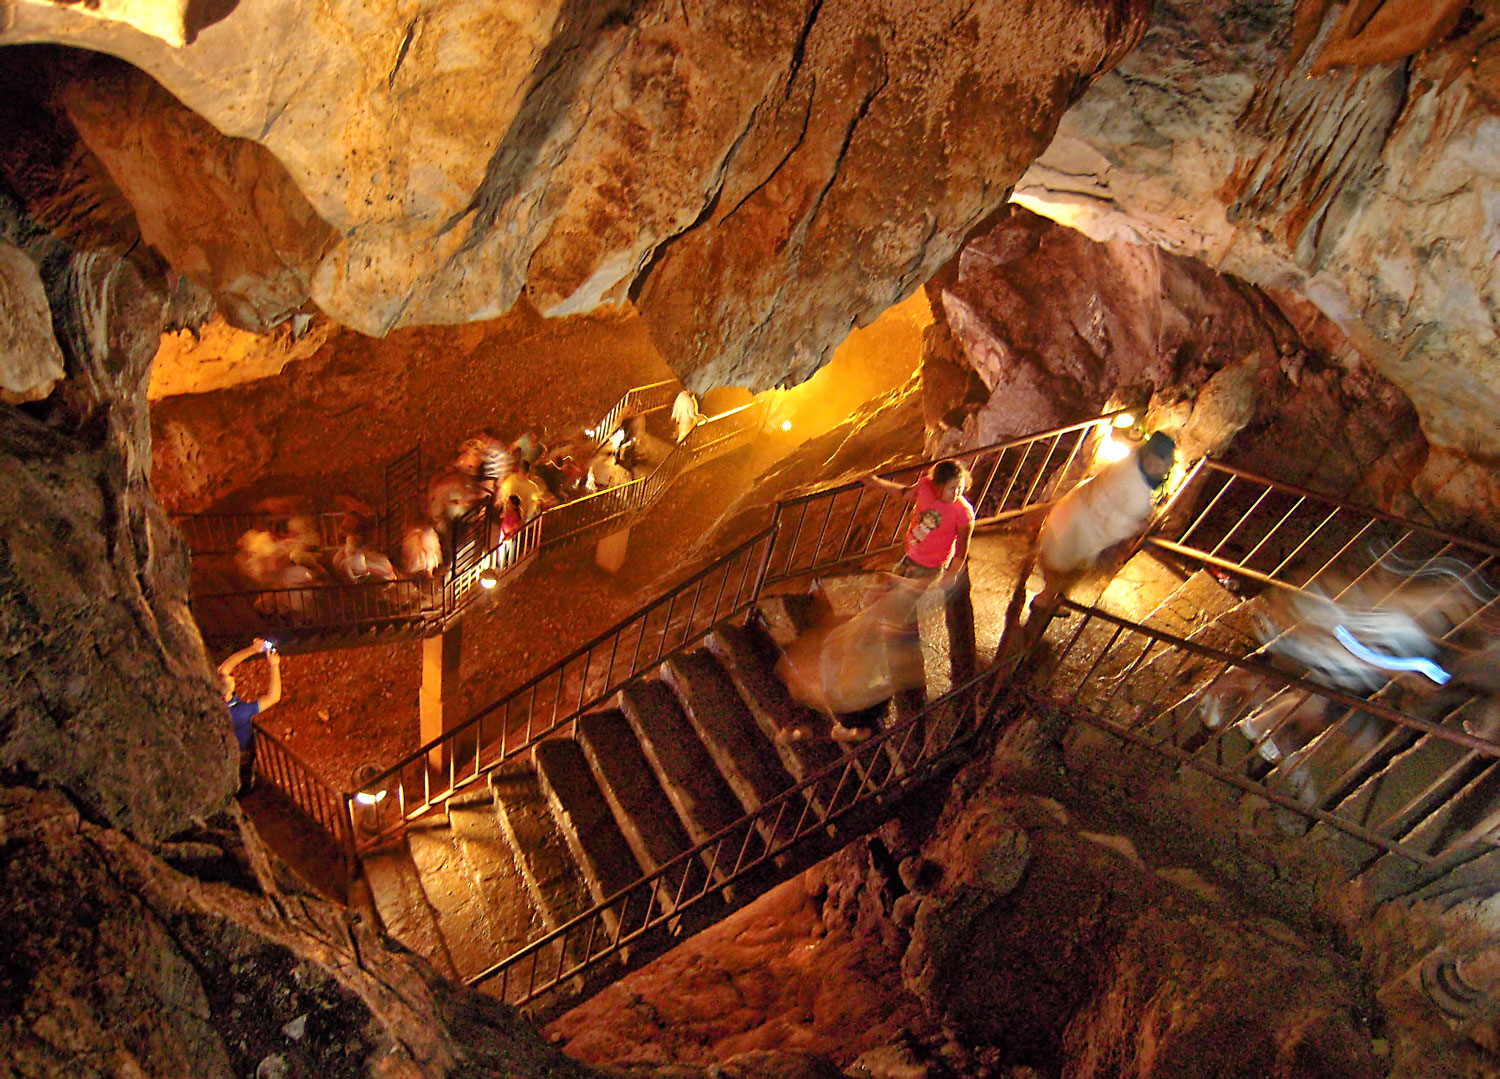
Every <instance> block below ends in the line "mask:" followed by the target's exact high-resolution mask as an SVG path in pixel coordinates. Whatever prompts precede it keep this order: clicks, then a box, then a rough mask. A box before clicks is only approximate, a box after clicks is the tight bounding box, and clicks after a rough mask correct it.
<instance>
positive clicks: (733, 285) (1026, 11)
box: [0, 0, 1148, 389]
mask: <svg viewBox="0 0 1500 1079" xmlns="http://www.w3.org/2000/svg"><path fill="white" fill-rule="evenodd" d="M1147 8H1148V5H1147V4H1146V3H1145V2H1144V0H1040V2H1038V3H1035V4H1029V5H1025V6H1021V7H1018V6H1015V5H993V4H992V5H978V6H976V5H972V4H969V3H966V2H963V0H942V2H941V3H937V4H933V3H916V2H914V0H880V2H878V3H870V2H868V0H828V2H826V3H825V2H821V0H817V2H815V0H775V2H773V3H762V2H759V0H756V2H750V0H737V2H734V3H688V4H683V3H679V2H677V0H611V2H609V3H602V4H582V5H567V6H563V7H561V8H558V7H555V6H548V5H504V6H499V7H497V6H495V5H493V4H490V3H487V2H484V0H448V2H445V3H441V4H433V5H428V6H425V7H423V8H421V9H420V10H416V9H409V8H404V7H401V6H399V5H396V6H390V5H376V6H373V7H372V6H371V5H368V4H365V3H361V2H357V0H337V2H335V3H331V4H323V5H312V6H309V5H307V4H301V3H297V2H295V0H257V2H253V3H240V4H237V5H233V6H232V7H230V8H229V10H228V11H227V13H225V14H223V17H222V18H220V19H218V21H216V22H213V23H212V24H211V25H206V26H202V27H189V30H190V31H191V33H189V34H185V35H184V37H189V38H191V40H189V41H188V42H187V43H186V44H184V45H182V46H181V47H175V46H173V45H171V44H169V43H168V41H167V40H164V38H163V37H153V36H150V35H148V34H142V33H140V32H138V31H137V30H136V29H134V28H133V27H131V26H130V25H128V24H127V23H123V22H117V21H107V20H104V19H99V18H94V17H91V16H90V15H87V14H84V13H82V12H81V11H79V10H77V6H76V5H56V4H42V3H25V4H21V5H19V6H15V7H13V8H12V9H11V11H10V19H9V23H8V25H7V26H5V28H4V29H3V30H0V45H5V44H19V43H25V42H56V43H63V44H67V45H70V46H74V47H79V48H84V49H89V50H93V51H97V52H104V53H109V54H112V55H114V56H117V57H119V58H121V59H124V60H126V61H128V62H130V63H131V64H133V65H135V66H136V67H138V68H140V69H141V70H142V71H144V72H146V73H147V74H149V75H150V76H152V77H153V78H154V79H155V80H156V81H157V82H158V83H160V85H161V86H162V87H163V88H164V89H165V91H166V92H167V93H169V94H170V95H171V96H172V97H174V98H175V99H177V100H178V101H180V102H182V103H183V104H184V105H185V106H186V107H187V108H188V109H190V110H192V112H193V113H196V114H197V115H198V116H200V117H202V118H203V119H204V120H205V121H207V123H208V124H210V125H212V127H213V128H215V129H217V130H218V132H220V133H221V134H222V135H224V136H227V137H228V138H229V139H241V140H253V141H254V142H256V143H259V144H260V145H261V146H262V147H264V148H265V150H267V151H269V155H270V156H272V157H274V158H275V160H276V161H278V162H280V164H281V165H282V166H284V168H285V172H286V176H287V177H288V178H289V179H290V181H291V184H292V185H294V186H295V187H296V188H297V189H298V190H300V192H301V193H302V195H303V196H304V197H305V198H306V200H307V203H308V205H309V207H310V209H311V211H312V212H311V213H310V214H304V213H302V211H301V210H299V209H296V208H295V207H294V206H293V203H292V200H290V199H289V198H287V197H286V192H285V190H283V189H282V188H281V187H279V186H278V183H277V182H273V181H272V179H271V175H272V170H270V169H269V168H268V167H265V166H264V163H263V162H257V163H254V164H253V165H252V164H251V163H250V162H249V158H250V157H251V156H252V155H250V154H248V153H247V152H244V151H240V150H233V149H226V148H224V147H222V146H221V147H219V148H215V147H214V146H212V145H211V142H212V140H210V139H207V138H205V137H202V133H201V132H199V133H189V132H186V131H185V128H186V126H187V125H184V124H179V123H176V122H175V121H172V122H171V123H168V122H167V121H165V120H163V119H160V118H153V117H151V116H143V117H141V118H140V121H139V123H138V124H130V125H126V126H125V127H124V128H123V129H122V132H121V135H122V140H121V141H120V142H118V143H117V144H115V145H109V144H108V141H109V133H108V131H107V130H106V126H107V125H106V123H105V122H104V121H105V118H106V117H107V116H109V115H112V114H113V111H112V109H111V107H110V106H109V103H99V102H97V101H96V102H93V103H92V106H88V105H86V104H85V102H84V101H83V100H82V99H81V98H80V97H77V96H74V95H72V94H70V95H69V97H68V102H69V110H70V112H73V113H76V114H77V115H78V117H79V118H80V120H81V126H83V127H86V128H87V129H88V136H89V139H88V141H89V144H90V147H91V148H92V149H93V150H94V152H95V153H96V154H97V155H98V156H99V157H100V158H101V159H102V160H105V161H106V162H107V163H110V165H111V170H112V171H115V172H117V173H118V175H119V176H121V177H122V178H124V177H126V176H127V174H132V175H134V176H135V177H136V178H143V177H144V176H145V171H144V166H146V165H150V166H152V171H153V172H154V173H156V174H157V175H160V172H161V171H162V170H161V166H162V165H165V164H171V165H173V166H176V165H178V164H183V165H185V166H187V167H189V170H190V172H191V173H192V174H195V175H198V176H200V177H205V178H206V177H207V176H209V175H210V173H209V172H207V171H206V170H204V169H203V168H201V167H200V165H201V163H200V162H193V161H191V160H189V159H190V158H192V157H195V156H198V157H203V158H204V160H205V161H209V162H215V163H217V165H218V167H219V178H222V179H223V180H224V181H226V183H227V184H228V186H235V185H239V186H240V187H241V188H243V187H244V185H247V184H248V185H251V196H246V193H245V191H243V190H241V192H240V194H241V200H242V201H241V202H239V203H238V204H236V203H235V201H234V200H231V199H229V198H227V197H220V196H217V195H216V196H215V197H214V199H215V201H216V202H218V203H219V204H220V205H222V206H225V207H232V206H234V205H240V206H243V205H245V204H247V203H249V204H251V205H254V207H255V209H256V214H255V215H253V216H254V217H255V220H258V221H271V222H275V221H278V220H281V219H287V220H290V221H292V222H295V221H299V220H300V221H303V222H305V223H306V224H307V226H308V228H309V230H310V231H309V233H307V234H306V235H304V236H301V237H299V238H298V240H299V242H290V243H288V242H283V241H280V240H277V239H276V237H275V236H273V235H269V233H268V235H267V236H266V237H264V238H262V241H261V242H257V243H253V244H251V246H250V247H249V248H247V252H248V253H243V252H235V253H231V252H226V251H213V252H209V254H210V255H211V256H212V258H211V259H210V261H211V262H212V263H214V264H215V265H217V266H220V267H224V268H227V267H231V266H244V267H250V268H258V269H259V270H260V271H267V270H269V271H271V272H272V273H273V275H275V280H284V279H285V274H282V273H281V269H282V268H284V269H285V270H287V271H290V275H291V278H293V279H295V280H296V281H297V282H298V283H300V281H301V279H302V278H303V277H306V278H307V285H308V289H309V292H310V295H311V297H312V300H313V301H314V302H315V303H316V304H317V305H318V306H319V307H320V308H321V309H322V310H323V311H325V312H326V313H328V314H330V315H331V316H332V317H333V318H335V319H336V320H338V321H340V322H342V323H344V324H345V325H348V326H351V327H353V328H355V329H358V330H361V331H362V332H366V333H371V334H383V333H385V332H387V331H389V330H391V329H393V328H395V327H397V326H402V325H413V324H431V323H450V322H458V321H464V320H473V319H482V318H489V317H494V316H496V315H498V314H500V313H502V312H504V311H505V310H507V309H508V308H510V307H511V305H512V304H513V302H514V301H515V300H516V298H517V297H518V296H519V295H521V293H522V292H523V290H524V292H525V293H526V294H527V295H528V296H529V297H530V298H531V300H532V301H533V302H534V303H535V305H536V306H537V307H538V308H539V309H541V310H542V311H543V312H544V313H548V314H562V313H567V312H577V311H586V310H590V309H593V308H596V307H598V306H600V305H609V304H618V303H621V302H623V301H625V300H627V299H633V300H634V301H635V302H636V303H637V304H638V305H639V307H640V310H641V312H642V314H643V315H644V317H645V318H646V319H647V321H648V322H649V324H650V325H651V327H652V329H653V333H654V334H655V335H656V337H657V338H658V341H659V343H660V344H661V345H662V346H663V350H664V352H665V353H666V354H667V356H668V359H669V361H670V362H671V363H672V365H673V367H674V368H675V369H676V370H677V371H678V372H679V373H680V374H681V375H683V376H684V377H685V378H687V379H688V380H689V381H690V382H691V384H692V385H694V386H695V387H697V388H700V389H701V388H705V387H707V386H710V385H714V384H719V383H724V382H730V381H733V382H741V383H746V384H753V385H755V386H758V387H764V386H769V385H772V384H775V383H778V382H781V381H784V380H792V381H796V380H800V379H803V378H806V377H807V376H808V375H809V374H811V372H812V371H813V370H815V369H816V367H817V366H818V365H819V364H820V363H821V362H822V361H823V359H824V358H825V357H826V355H827V353H828V352H829V350H831V348H832V347H833V346H834V345H836V344H837V342H838V341H839V340H840V339H841V338H842V337H843V336H844V335H845V334H846V333H847V332H848V330H849V328H850V327H851V326H853V325H856V324H864V323H867V322H869V321H870V320H871V319H873V318H874V317H875V316H876V315H877V314H878V313H879V312H880V311H881V310H882V309H884V308H885V307H887V306H889V305H890V304H891V303H893V302H895V301H896V300H898V299H900V298H901V297H903V296H905V295H908V294H910V293H911V292H912V291H913V290H914V289H915V288H916V287H917V286H918V285H919V284H920V283H921V282H922V281H923V280H924V279H925V277H926V276H927V275H928V274H930V273H931V272H932V270H933V269H935V268H936V267H937V266H939V265H941V264H942V263H943V262H944V261H946V259H947V258H948V257H949V255H950V254H951V253H952V251H953V250H954V249H955V248H956V246H957V245H958V244H959V242H960V241H961V240H962V238H963V236H964V234H965V233H966V232H967V231H968V230H969V229H970V228H971V227H972V226H973V225H974V224H975V223H976V222H978V221H980V220H981V219H983V217H984V216H985V215H986V214H988V213H989V212H991V211H992V210H993V209H994V208H995V207H996V206H997V205H998V204H999V202H1000V200H1001V199H1002V197H1003V195H1004V192H1005V191H1006V189H1007V188H1008V187H1009V185H1010V184H1011V183H1012V182H1013V181H1014V180H1015V178H1016V177H1017V176H1018V175H1019V174H1020V172H1021V171H1022V169H1023V168H1024V167H1025V165H1026V163H1027V162H1028V161H1029V160H1030V158H1031V157H1032V156H1034V155H1035V153H1037V152H1038V151H1040V149H1041V148H1042V146H1043V145H1044V144H1045V143H1046V141H1047V139H1048V137H1049V136H1050V133H1051V130H1052V127H1053V125H1054V123H1055V121H1056V118H1057V116H1058V114H1059V113H1060V111H1061V110H1062V109H1063V108H1064V107H1065V106H1066V104H1067V103H1068V101H1070V100H1071V99H1072V98H1073V97H1075V96H1076V95H1077V94H1078V93H1080V92H1081V91H1082V89H1083V88H1084V87H1085V86H1087V85H1088V84H1089V82H1091V81H1092V80H1093V79H1094V78H1095V77H1097V75H1098V73H1099V72H1100V71H1102V70H1104V69H1106V68H1108V67H1109V66H1110V65H1111V64H1112V63H1114V62H1115V61H1116V60H1117V59H1118V58H1119V56H1121V55H1122V54H1123V53H1124V51H1125V50H1127V49H1128V48H1129V47H1130V45H1131V44H1132V43H1133V41H1134V40H1135V38H1136V36H1137V35H1138V33H1139V32H1140V30H1141V29H1142V27H1143V26H1144V21H1145V15H1146V11H1147ZM190 15H191V13H190ZM165 37H171V34H170V33H167V34H165ZM77 92H78V93H79V94H85V95H86V93H87V91H86V88H85V89H82V90H78V91H77ZM86 113H91V115H86ZM158 116H159V117H165V116H166V113H165V112H163V113H160V114H158ZM95 120H97V121H98V122H93V121H95ZM174 125H175V126H174ZM136 132H146V133H147V134H148V137H147V138H146V139H145V140H143V141H142V142H141V144H140V145H138V146H135V145H129V144H127V143H126V142H125V141H123V140H124V139H134V138H135V133H136ZM168 138H171V139H174V140H175V139H185V140H186V142H185V144H184V145H177V144H175V143H174V144H173V145H170V146H169V145H167V142H166V140H167V139H168ZM918 162H920V163H921V164H920V167H914V166H915V164H916V163H918ZM151 182H152V183H155V181H154V180H153V181H151ZM122 184H123V180H122ZM131 186H133V187H134V188H135V190H134V191H133V193H132V201H135V200H136V199H137V198H139V199H141V200H142V202H143V204H145V205H146V206H147V209H148V213H147V215H146V216H147V217H148V218H159V216H160V215H158V214H155V213H154V211H153V210H152V209H151V206H152V205H153V204H161V205H165V204H166V203H167V202H168V198H169V196H166V195H162V194H159V193H158V194H156V195H154V196H148V195H146V194H144V192H143V188H142V187H141V186H140V185H139V184H132V185H131ZM210 186H211V187H214V186H217V185H212V184H211V185H210ZM174 190H175V188H174ZM208 205H210V204H199V205H194V207H193V208H192V213H191V215H190V219H191V220H198V219H201V218H202V217H203V215H204V214H206V212H207V210H208ZM318 222H326V223H327V225H328V226H329V227H330V228H331V229H332V230H333V234H334V237H335V239H334V242H333V243H332V245H331V246H330V247H328V248H327V249H326V250H321V249H320V247H319V243H318V228H319V225H318ZM143 225H146V221H145V220H143ZM148 231H151V232H153V234H156V235H162V236H165V235H167V234H168V232H169V230H168V229H166V228H165V227H160V228H159V227H157V226H156V225H152V226H150V227H149V228H148ZM251 239H253V238H250V237H246V238H245V240H246V242H247V243H249V242H250V240H251ZM195 240H196V246H195V244H194V242H193V241H195ZM176 243H178V244H179V245H180V249H181V251H182V252H183V254H181V255H179V256H176V257H184V258H185V257H187V256H188V255H189V254H191V255H192V256H193V257H197V254H198V252H199V251H206V250H207V247H208V245H206V244H205V243H204V242H203V240H202V238H201V236H198V235H196V231H195V233H194V235H193V236H187V235H183V236H179V237H178V238H177V241H176ZM267 248H269V249H270V251H271V252H272V253H274V254H275V256H276V258H275V260H274V263H275V264H274V265H273V264H272V261H268V260H267V259H266V258H264V257H263V255H264V254H265V252H266V249H267ZM257 250H258V251H259V252H260V254H256V251H257ZM320 250H321V253H320V254H319V252H320ZM304 256H308V257H315V262H316V264H315V265H314V266H309V265H308V261H307V258H304ZM169 257H174V256H171V255H169ZM174 261H175V257H174ZM235 283H236V284H237V285H241V286H242V287H238V288H237V289H235V290H234V291H235V292H236V293H237V294H238V295H241V296H244V295H249V296H252V297H257V299H256V301H255V302H254V303H252V304H251V306H252V307H256V306H257V305H260V306H269V307H275V306H277V304H279V303H282V302H285V298H286V297H287V296H288V295H289V294H288V293H287V292H286V290H285V289H284V288H282V287H281V286H280V285H277V284H275V281H273V282H272V284H271V285H267V286H262V285H261V284H258V283H256V282H254V281H246V282H239V281H238V280H237V279H235ZM223 291H226V293H227V292H228V291H229V290H228V289H227V288H226V289H224V290H223ZM262 293H267V294H269V295H268V296H267V297H266V298H265V300H264V302H262V300H261V299H259V298H258V297H261V295H262ZM272 299H275V300H276V302H275V303H272V302H270V301H271V300H272ZM262 317H264V315H262Z"/></svg>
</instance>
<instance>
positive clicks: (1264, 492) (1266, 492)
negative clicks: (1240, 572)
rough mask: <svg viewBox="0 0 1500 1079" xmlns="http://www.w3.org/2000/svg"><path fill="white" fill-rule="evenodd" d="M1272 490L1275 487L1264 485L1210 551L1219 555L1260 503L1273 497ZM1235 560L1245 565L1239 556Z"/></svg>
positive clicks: (1238, 563)
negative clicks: (1248, 506) (1247, 507)
mask: <svg viewBox="0 0 1500 1079" xmlns="http://www.w3.org/2000/svg"><path fill="white" fill-rule="evenodd" d="M1272 490H1274V488H1271V487H1262V488H1261V492H1260V494H1259V495H1258V496H1257V497H1256V499H1255V501H1254V502H1252V503H1250V508H1249V509H1247V510H1245V511H1244V512H1243V513H1241V514H1240V517H1239V520H1237V521H1235V522H1234V525H1233V526H1232V527H1231V528H1230V529H1229V531H1228V532H1225V533H1224V535H1223V536H1222V537H1221V538H1220V540H1219V542H1218V543H1216V544H1214V548H1213V550H1211V551H1209V552H1208V553H1209V554H1211V555H1214V556H1215V557H1217V556H1218V554H1219V551H1220V550H1222V549H1223V547H1224V545H1225V544H1226V543H1228V542H1229V541H1230V540H1231V539H1232V538H1233V537H1234V534H1235V533H1236V532H1238V531H1239V530H1240V526H1241V525H1243V524H1244V523H1245V522H1246V521H1248V520H1249V519H1250V517H1251V516H1252V515H1253V514H1254V513H1255V511H1256V510H1258V509H1260V504H1261V503H1262V502H1264V501H1265V500H1266V499H1267V498H1269V497H1271V492H1272ZM1233 562H1234V563H1235V565H1239V566H1242V565H1244V563H1243V562H1241V561H1240V560H1239V559H1238V558H1236V559H1233Z"/></svg>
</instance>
